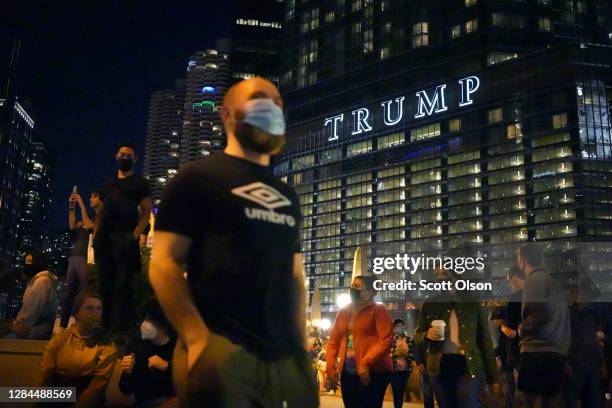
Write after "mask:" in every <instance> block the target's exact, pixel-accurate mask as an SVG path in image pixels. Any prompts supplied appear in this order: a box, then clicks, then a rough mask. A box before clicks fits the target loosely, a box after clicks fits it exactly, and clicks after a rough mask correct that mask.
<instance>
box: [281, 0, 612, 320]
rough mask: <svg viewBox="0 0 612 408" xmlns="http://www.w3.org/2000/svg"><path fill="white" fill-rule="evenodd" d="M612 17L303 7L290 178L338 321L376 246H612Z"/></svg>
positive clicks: (437, 6)
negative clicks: (364, 257) (357, 263)
mask: <svg viewBox="0 0 612 408" xmlns="http://www.w3.org/2000/svg"><path fill="white" fill-rule="evenodd" d="M609 14H610V8H609V2H607V1H605V0H600V1H596V0H592V1H586V0H585V1H582V0H578V1H574V0H568V1H560V0H538V1H535V0H534V1H521V2H516V1H515V2H499V1H487V0H455V1H445V2H440V1H415V2H409V4H408V2H402V1H397V0H346V1H340V2H338V1H299V2H298V1H295V0H289V1H287V2H286V5H285V12H284V20H283V29H284V33H285V34H284V36H283V38H284V43H283V46H282V49H283V54H282V72H281V91H282V93H283V95H284V98H285V106H286V110H287V116H288V130H287V145H286V147H285V150H284V153H283V155H282V156H281V157H279V158H278V159H277V161H276V166H275V172H276V174H277V175H279V176H281V177H283V178H284V179H285V180H286V181H287V182H288V183H289V184H290V185H293V186H294V187H295V188H296V191H297V193H298V195H299V197H300V202H301V205H302V212H303V224H302V249H303V252H304V255H305V264H306V271H307V274H308V277H309V282H310V291H311V292H312V290H313V289H314V287H315V282H316V285H317V286H318V287H319V288H320V290H321V303H322V308H321V310H322V311H323V312H327V313H329V312H333V311H335V310H336V308H337V306H336V299H337V297H338V295H340V294H342V293H346V287H347V286H348V285H349V284H350V281H351V274H352V265H353V255H354V252H355V249H356V248H357V247H358V246H364V247H366V248H367V251H368V252H369V254H370V255H373V254H376V255H386V254H388V255H392V254H397V253H399V254H402V253H406V252H413V251H419V253H420V251H422V250H423V251H424V250H427V249H435V248H443V247H444V248H446V247H455V246H461V245H464V244H468V243H469V244H471V245H487V244H490V245H500V244H507V243H517V242H531V241H536V242H538V241H548V240H562V239H565V240H572V241H602V240H610V237H612V207H611V206H610V203H611V202H612V190H611V187H612V182H611V181H610V180H612V179H611V178H610V175H611V172H612V160H611V159H612V156H611V155H612V150H611V149H612V139H611V127H610V126H611V124H610V114H611V106H612V68H611V67H612V42H611V41H610V39H609V36H608V33H609V32H612V30H611V29H610V27H611V25H610V20H609ZM503 272H504V271H503V270H497V271H496V270H493V271H492V273H493V276H492V279H501V278H502V276H504V275H505V274H504V273H503ZM405 277H406V276H405V275H404V272H400V271H394V272H389V273H387V274H386V275H385V280H387V281H394V280H395V281H399V280H401V279H404V278H405ZM381 296H382V300H383V301H385V302H386V303H387V304H389V303H394V304H398V305H400V307H399V308H400V309H402V308H404V307H405V301H406V299H405V298H404V299H399V298H397V296H398V292H393V293H391V292H388V291H383V292H382V293H381Z"/></svg>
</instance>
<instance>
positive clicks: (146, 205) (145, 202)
mask: <svg viewBox="0 0 612 408" xmlns="http://www.w3.org/2000/svg"><path fill="white" fill-rule="evenodd" d="M139 207H140V218H139V219H138V225H136V228H135V229H134V238H135V239H138V238H140V235H141V234H142V233H143V232H144V230H145V229H147V224H149V219H150V218H151V210H152V209H153V201H151V197H145V198H143V199H142V201H141V202H140V205H139ZM155 239H156V240H157V235H156V236H155Z"/></svg>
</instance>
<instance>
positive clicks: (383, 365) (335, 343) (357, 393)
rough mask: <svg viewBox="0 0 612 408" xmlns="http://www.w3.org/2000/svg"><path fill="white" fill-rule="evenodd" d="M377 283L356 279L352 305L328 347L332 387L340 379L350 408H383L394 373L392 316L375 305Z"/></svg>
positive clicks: (343, 311) (338, 319) (342, 314)
mask: <svg viewBox="0 0 612 408" xmlns="http://www.w3.org/2000/svg"><path fill="white" fill-rule="evenodd" d="M373 283H374V277H373V276H358V277H356V278H355V279H353V282H352V284H351V288H350V293H351V299H352V302H351V304H350V305H348V306H346V307H344V308H342V309H340V310H339V311H338V315H337V316H336V321H335V322H334V327H333V328H332V331H331V333H330V336H329V342H328V343H327V352H326V360H327V375H328V378H329V381H330V383H331V384H332V387H334V386H335V384H336V383H337V381H338V376H339V375H340V383H341V386H342V400H343V402H344V406H345V407H346V408H376V407H382V404H383V399H384V396H385V390H386V389H387V385H388V384H389V381H390V379H391V372H392V371H393V362H392V361H391V345H392V343H393V324H392V321H391V315H390V314H389V311H388V310H387V308H386V307H385V306H384V305H380V304H377V303H374V296H375V295H376V291H375V290H374V288H373ZM338 357H340V363H339V364H338Z"/></svg>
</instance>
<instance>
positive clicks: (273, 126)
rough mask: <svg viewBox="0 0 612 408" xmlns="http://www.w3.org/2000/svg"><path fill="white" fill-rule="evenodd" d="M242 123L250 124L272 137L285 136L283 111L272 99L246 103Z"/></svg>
mask: <svg viewBox="0 0 612 408" xmlns="http://www.w3.org/2000/svg"><path fill="white" fill-rule="evenodd" d="M242 122H243V123H248V124H249V125H251V126H253V127H255V128H257V129H259V130H261V131H263V132H265V133H267V134H269V135H271V136H284V135H285V128H286V127H285V116H284V115H283V110H282V109H281V108H280V107H279V106H278V105H276V104H275V103H274V102H273V101H272V100H271V99H267V98H257V99H251V100H250V101H248V102H247V103H245V104H244V119H243V120H242Z"/></svg>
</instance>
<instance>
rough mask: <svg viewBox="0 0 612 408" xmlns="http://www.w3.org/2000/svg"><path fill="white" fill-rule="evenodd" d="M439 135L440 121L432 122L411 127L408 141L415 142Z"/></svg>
mask: <svg viewBox="0 0 612 408" xmlns="http://www.w3.org/2000/svg"><path fill="white" fill-rule="evenodd" d="M439 135H440V123H432V124H431V125H427V126H423V127H420V128H416V129H412V130H411V131H410V141H411V142H416V141H419V140H425V139H429V138H432V137H436V136H439Z"/></svg>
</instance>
